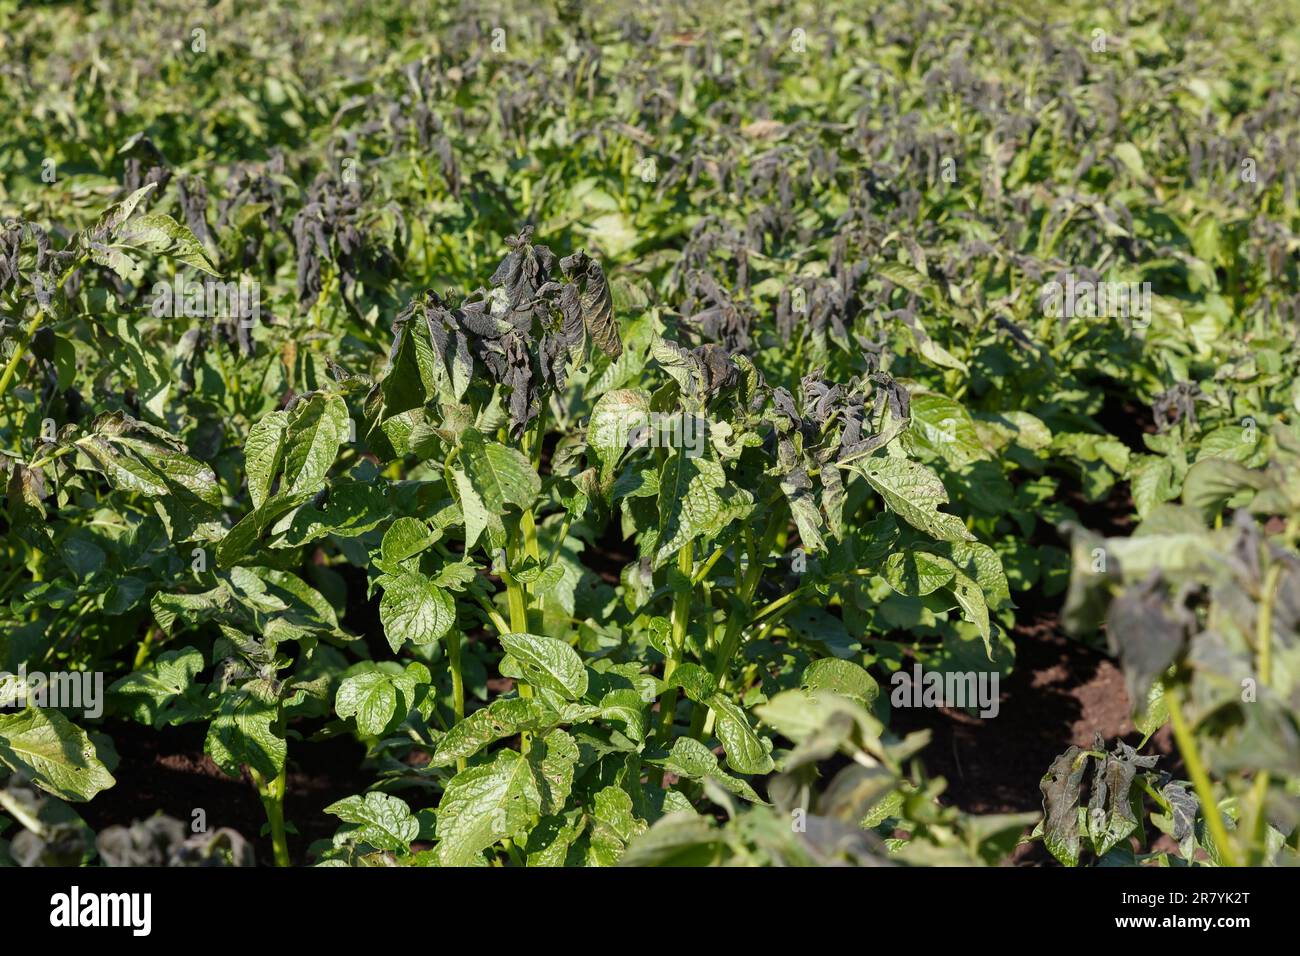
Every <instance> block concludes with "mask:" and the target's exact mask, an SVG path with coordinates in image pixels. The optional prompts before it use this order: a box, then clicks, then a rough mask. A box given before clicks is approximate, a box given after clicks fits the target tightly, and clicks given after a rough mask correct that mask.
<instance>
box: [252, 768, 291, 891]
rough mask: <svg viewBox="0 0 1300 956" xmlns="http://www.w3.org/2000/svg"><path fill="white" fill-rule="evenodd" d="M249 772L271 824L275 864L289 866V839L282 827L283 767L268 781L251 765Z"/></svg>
mask: <svg viewBox="0 0 1300 956" xmlns="http://www.w3.org/2000/svg"><path fill="white" fill-rule="evenodd" d="M249 773H250V774H252V777H253V783H255V784H256V785H257V792H258V795H259V796H260V797H261V798H262V807H263V808H264V809H265V810H266V820H267V822H268V823H270V824H271V849H272V852H273V853H274V855H275V865H276V866H289V865H290V863H289V841H288V837H287V836H286V835H285V829H284V783H285V768H284V766H281V767H280V772H279V773H277V774H276V775H275V777H274V779H272V780H270V781H268V780H267V779H266V778H265V777H263V776H262V775H261V774H260V773H258V772H257V771H256V770H253V769H252V768H251V767H250V768H249Z"/></svg>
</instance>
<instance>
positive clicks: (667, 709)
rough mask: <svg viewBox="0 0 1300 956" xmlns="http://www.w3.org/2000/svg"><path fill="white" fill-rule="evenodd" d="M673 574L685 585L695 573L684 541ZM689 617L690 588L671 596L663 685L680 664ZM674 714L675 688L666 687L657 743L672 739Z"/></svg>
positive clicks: (692, 556)
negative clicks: (670, 615)
mask: <svg viewBox="0 0 1300 956" xmlns="http://www.w3.org/2000/svg"><path fill="white" fill-rule="evenodd" d="M677 570H678V571H680V572H681V573H682V575H683V577H685V578H686V580H687V581H690V580H691V575H692V572H694V570H695V545H694V544H693V543H692V542H690V541H687V542H686V544H684V545H682V549H681V550H680V551H678V552H677ZM690 616H691V588H689V587H687V588H684V589H682V590H679V591H674V592H673V610H672V618H671V621H672V630H671V631H670V633H669V645H668V652H669V653H668V659H667V660H666V661H665V662H664V680H665V681H667V680H668V679H669V678H671V677H672V676H673V672H674V671H676V670H677V665H678V664H680V663H681V660H682V654H683V653H684V652H685V649H686V627H687V624H689V622H690ZM676 711H677V688H676V687H669V688H668V689H667V690H666V691H664V696H663V699H662V700H661V701H660V702H659V739H660V741H661V742H663V743H665V744H666V743H667V742H668V739H669V738H670V737H672V732H673V717H674V715H675V714H676Z"/></svg>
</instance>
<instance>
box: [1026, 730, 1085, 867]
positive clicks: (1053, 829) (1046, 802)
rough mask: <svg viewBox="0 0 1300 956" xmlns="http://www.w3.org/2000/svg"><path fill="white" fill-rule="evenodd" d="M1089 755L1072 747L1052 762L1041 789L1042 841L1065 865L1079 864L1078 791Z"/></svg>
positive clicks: (1041, 783)
mask: <svg viewBox="0 0 1300 956" xmlns="http://www.w3.org/2000/svg"><path fill="white" fill-rule="evenodd" d="M1087 765H1088V757H1087V752H1086V751H1084V750H1081V749H1080V748H1078V747H1073V746H1072V747H1070V748H1069V749H1068V750H1066V751H1065V753H1063V754H1061V755H1060V756H1059V757H1057V758H1056V759H1055V760H1053V761H1052V766H1051V767H1050V768H1048V771H1047V773H1046V774H1044V775H1043V779H1042V781H1041V782H1040V783H1039V784H1038V789H1039V790H1041V791H1042V792H1043V814H1044V816H1045V820H1044V823H1043V842H1044V843H1045V844H1046V845H1047V849H1048V850H1049V851H1050V852H1051V854H1052V856H1054V857H1056V859H1057V860H1058V861H1060V862H1061V863H1062V864H1064V865H1065V866H1078V865H1079V791H1080V789H1081V787H1082V785H1083V773H1084V770H1085V769H1087Z"/></svg>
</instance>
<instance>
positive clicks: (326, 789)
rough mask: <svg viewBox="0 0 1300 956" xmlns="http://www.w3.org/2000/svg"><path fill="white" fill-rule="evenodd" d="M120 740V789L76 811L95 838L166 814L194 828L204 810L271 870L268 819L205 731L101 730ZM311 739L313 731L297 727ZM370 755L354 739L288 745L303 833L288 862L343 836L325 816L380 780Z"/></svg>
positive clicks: (290, 815)
mask: <svg viewBox="0 0 1300 956" xmlns="http://www.w3.org/2000/svg"><path fill="white" fill-rule="evenodd" d="M100 729H101V730H102V731H103V732H104V733H106V734H108V735H109V736H110V737H112V739H113V743H114V745H115V746H116V748H117V752H118V755H119V756H120V757H121V763H120V764H119V765H118V767H117V769H116V770H115V771H114V774H113V775H114V776H115V777H116V778H117V786H115V787H110V788H109V789H108V790H105V791H103V792H102V793H100V794H98V795H97V796H96V797H95V799H94V800H92V801H90V802H89V803H86V804H81V805H78V806H77V808H76V809H77V812H78V813H80V814H81V816H82V818H83V819H84V820H85V821H86V822H87V823H88V824H90V826H91V827H92V828H94V829H95V830H96V831H99V830H102V829H103V828H105V827H108V826H112V825H113V824H122V825H128V824H130V823H131V822H132V821H134V820H143V819H146V818H148V817H151V816H153V815H154V814H155V813H158V812H159V811H161V812H163V813H165V814H167V815H168V816H172V817H175V818H177V819H178V820H181V821H182V822H184V823H185V824H187V825H188V824H189V823H190V821H191V819H192V814H193V813H194V811H195V810H197V809H202V810H203V811H204V813H205V815H206V818H207V826H208V829H209V830H215V829H217V828H218V827H232V828H233V829H235V830H238V831H239V833H240V834H242V835H243V836H244V837H246V838H247V839H249V840H250V841H251V842H252V843H253V844H254V845H256V847H257V857H258V862H259V863H262V864H264V865H270V863H271V860H272V857H271V842H270V838H269V837H264V836H261V835H260V834H261V831H262V827H263V825H264V824H265V823H266V815H265V813H264V812H263V810H262V803H261V800H259V799H258V796H257V791H256V789H254V787H253V783H252V781H251V780H250V779H248V777H247V776H245V777H244V778H242V779H237V778H234V777H227V776H226V775H225V774H224V773H222V772H221V769H220V768H219V767H218V766H217V765H216V764H215V763H213V762H212V759H211V758H210V757H208V756H207V755H206V754H205V753H204V752H203V740H204V736H205V734H206V727H205V726H203V725H199V724H190V725H185V726H181V727H164V728H162V729H160V730H153V729H152V728H149V727H145V726H143V725H141V724H131V723H118V722H108V723H106V724H104V725H103V727H102V728H100ZM294 729H295V730H297V731H298V732H299V733H301V734H302V735H303V736H304V737H305V736H307V735H308V733H309V729H308V728H307V727H305V726H297V727H295V728H294ZM364 756H365V753H364V751H363V749H362V747H361V745H360V744H358V743H357V742H356V741H355V740H353V739H352V738H350V737H335V738H331V739H329V740H324V741H312V742H310V743H308V742H305V741H301V740H294V739H291V740H290V741H289V770H288V773H287V775H286V792H285V819H286V820H287V821H288V822H289V823H292V824H293V825H294V826H296V827H297V828H298V833H297V834H294V833H292V832H291V833H290V834H289V855H290V857H291V858H292V859H293V861H294V862H295V863H298V864H301V863H305V862H306V850H307V847H308V846H309V845H310V844H311V843H312V842H313V841H315V840H319V839H321V838H327V837H329V836H331V835H332V834H333V833H334V831H335V830H337V829H338V827H339V824H340V821H339V820H338V818H336V817H333V816H329V815H328V814H326V813H324V812H323V810H324V808H325V807H327V806H329V804H331V803H333V802H334V801H335V800H338V799H341V798H342V797H346V796H350V795H351V794H354V793H362V792H364V791H365V789H366V787H368V786H369V785H370V784H371V783H373V782H374V775H373V774H369V773H365V772H363V771H362V770H361V761H362V759H363V757H364Z"/></svg>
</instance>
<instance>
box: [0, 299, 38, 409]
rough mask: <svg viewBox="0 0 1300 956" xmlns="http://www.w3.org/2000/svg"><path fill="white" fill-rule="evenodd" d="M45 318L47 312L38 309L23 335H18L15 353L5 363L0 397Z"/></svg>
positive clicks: (0, 383) (6, 389) (1, 377)
mask: <svg viewBox="0 0 1300 956" xmlns="http://www.w3.org/2000/svg"><path fill="white" fill-rule="evenodd" d="M43 318H45V313H44V312H40V311H38V312H37V313H36V314H35V315H34V316H32V320H31V321H30V322H28V323H27V327H26V328H25V329H23V332H22V335H20V336H19V337H18V343H17V344H16V345H15V346H14V354H13V355H11V356H9V361H8V363H6V364H5V370H4V374H3V375H0V398H3V397H4V394H5V392H6V391H8V389H9V383H10V381H12V380H13V377H14V372H16V371H18V363H19V362H21V361H22V360H23V355H24V354H26V352H27V346H28V345H30V344H31V341H32V336H34V335H35V334H36V330H37V329H38V328H40V326H41V319H43Z"/></svg>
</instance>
